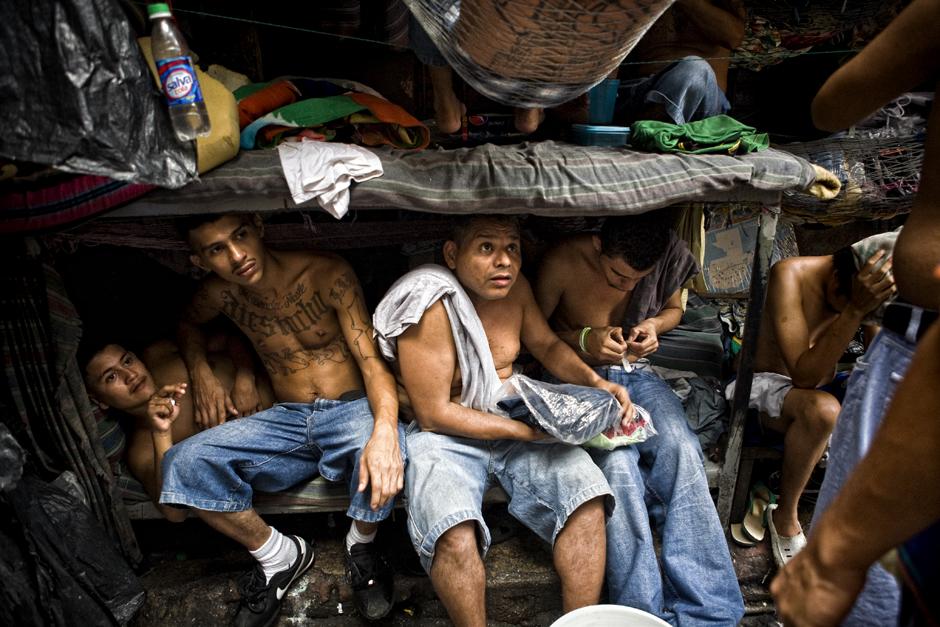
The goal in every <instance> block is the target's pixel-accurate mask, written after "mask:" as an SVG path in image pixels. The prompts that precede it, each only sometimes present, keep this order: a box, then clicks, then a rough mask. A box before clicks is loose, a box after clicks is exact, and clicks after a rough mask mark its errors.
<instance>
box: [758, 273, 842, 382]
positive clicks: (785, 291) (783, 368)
mask: <svg viewBox="0 0 940 627" xmlns="http://www.w3.org/2000/svg"><path fill="white" fill-rule="evenodd" d="M832 268H833V264H832V258H831V257H827V256H822V257H793V258H790V259H785V260H783V261H780V262H778V263H777V265H775V266H774V271H773V280H772V282H771V287H770V288H769V289H770V291H769V292H768V295H767V306H766V307H764V311H763V317H762V319H761V326H760V328H761V331H762V332H761V333H760V334H758V337H757V354H756V357H755V360H754V371H755V372H776V373H779V374H783V375H787V376H789V375H790V371H789V369H788V368H787V361H786V359H785V358H784V352H783V351H784V350H789V351H791V352H794V353H796V355H795V358H798V356H799V352H796V351H800V352H802V351H803V350H806V349H808V348H812V347H813V346H814V345H815V344H816V342H817V341H818V340H819V337H820V335H821V334H822V333H823V332H824V331H825V330H826V329H827V328H828V327H829V325H830V324H832V322H833V321H834V320H835V319H836V318H837V317H838V316H839V312H838V311H836V310H835V309H833V308H832V307H831V306H830V305H829V304H828V302H827V301H826V292H825V284H826V281H827V280H828V278H829V276H830V275H831V273H832V271H833V270H832ZM778 334H783V341H782V342H781V340H780V339H778ZM834 374H835V368H834V365H833V368H832V372H830V373H829V374H828V375H827V376H826V377H824V378H823V380H821V381H818V382H817V386H818V385H822V384H824V383H828V382H829V381H830V380H831V379H832V376H833V375H834Z"/></svg>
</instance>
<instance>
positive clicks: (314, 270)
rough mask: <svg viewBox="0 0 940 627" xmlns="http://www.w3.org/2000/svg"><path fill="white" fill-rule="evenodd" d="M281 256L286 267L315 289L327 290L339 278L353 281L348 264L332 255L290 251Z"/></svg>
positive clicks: (353, 275) (352, 273)
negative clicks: (322, 288) (303, 277)
mask: <svg viewBox="0 0 940 627" xmlns="http://www.w3.org/2000/svg"><path fill="white" fill-rule="evenodd" d="M282 255H283V259H284V263H285V265H287V267H289V268H290V269H291V270H293V271H295V272H298V273H302V274H303V275H304V276H305V277H307V278H308V279H309V280H311V281H312V282H313V283H314V284H315V285H316V286H317V287H325V288H327V289H329V288H330V287H332V286H333V284H334V283H335V282H336V281H337V279H339V278H341V277H347V279H353V280H354V279H355V276H356V275H355V273H354V272H353V269H352V266H351V265H349V262H348V261H346V260H345V259H343V258H342V257H340V256H339V255H336V254H333V253H327V252H314V251H292V252H287V253H282ZM357 282H358V281H357Z"/></svg>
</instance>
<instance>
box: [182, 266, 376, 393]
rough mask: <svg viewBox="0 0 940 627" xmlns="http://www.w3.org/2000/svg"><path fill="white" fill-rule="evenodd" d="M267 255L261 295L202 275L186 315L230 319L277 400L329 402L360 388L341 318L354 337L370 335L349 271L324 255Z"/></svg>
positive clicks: (348, 268)
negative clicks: (214, 314)
mask: <svg viewBox="0 0 940 627" xmlns="http://www.w3.org/2000/svg"><path fill="white" fill-rule="evenodd" d="M269 254H270V257H271V263H270V267H269V268H268V269H267V272H269V273H270V274H271V279H270V280H269V281H268V284H267V285H266V289H264V290H258V291H255V290H248V289H246V288H242V287H239V286H236V285H233V284H231V283H228V282H226V281H223V280H221V279H219V278H217V277H210V278H209V279H208V280H207V282H206V283H205V284H204V286H203V289H202V290H201V291H200V293H199V294H198V295H197V298H196V301H195V302H194V304H193V307H194V308H195V309H196V310H197V311H196V312H195V315H194V316H192V317H194V318H195V319H196V320H200V319H202V320H205V319H207V318H209V317H211V313H212V312H217V313H222V314H224V315H225V316H226V317H228V318H229V319H230V320H232V322H234V323H235V324H236V325H237V326H238V327H239V328H240V329H241V330H242V332H243V333H244V334H245V335H246V336H247V337H248V338H249V340H251V343H252V345H253V346H254V348H255V351H257V353H258V355H259V356H260V358H261V361H262V363H263V364H264V367H265V369H266V370H267V371H268V374H269V375H270V377H271V383H272V385H273V387H274V393H275V397H276V398H277V399H278V400H279V401H291V402H310V401H313V400H315V399H317V398H321V397H322V398H331V399H335V398H339V397H340V396H341V395H342V394H343V393H345V392H349V391H352V390H363V389H364V385H363V380H362V375H361V373H360V370H359V366H358V364H357V362H356V360H355V359H354V358H353V355H352V353H351V351H350V347H349V342H348V341H347V338H346V336H345V335H344V332H343V329H342V325H341V324H340V319H341V316H342V317H343V319H344V320H345V321H346V322H347V323H348V325H349V327H350V328H351V329H352V331H353V333H354V334H355V333H358V335H360V336H366V335H367V331H368V330H369V329H371V322H370V320H369V319H368V315H367V313H366V312H365V307H364V305H363V299H362V295H361V290H360V288H359V283H358V281H357V279H356V277H355V275H354V274H353V271H352V269H351V268H350V267H349V266H348V264H347V263H346V262H345V261H343V260H342V259H340V258H339V257H337V256H334V255H329V254H320V253H310V252H270V253H269ZM199 309H202V310H203V311H199ZM368 339H369V340H371V337H369V338H368Z"/></svg>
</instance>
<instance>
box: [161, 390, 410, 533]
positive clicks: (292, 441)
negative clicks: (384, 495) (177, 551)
mask: <svg viewBox="0 0 940 627" xmlns="http://www.w3.org/2000/svg"><path fill="white" fill-rule="evenodd" d="M373 426H374V419H373V417H372V411H371V410H370V408H369V401H368V400H367V399H366V398H361V399H358V400H354V401H333V400H326V399H318V400H316V401H314V402H313V403H279V404H277V405H275V406H274V407H272V408H271V409H267V410H265V411H262V412H259V413H257V414H254V415H252V416H248V417H246V418H239V419H237V420H231V421H229V422H226V423H224V424H221V425H219V426H217V427H213V428H212V429H207V430H205V431H202V432H201V433H197V434H196V435H194V436H192V437H190V438H187V439H186V440H183V441H182V442H180V443H179V444H176V445H174V446H173V447H172V448H170V450H169V451H167V453H166V457H164V459H163V491H162V492H161V493H160V502H161V503H166V504H172V505H186V506H189V507H194V508H196V509H202V510H209V511H214V512H241V511H244V510H247V509H250V508H251V498H252V494H253V492H254V490H260V491H262V492H279V491H281V490H285V489H287V488H289V487H291V486H293V485H296V484H298V483H300V482H301V481H306V480H308V479H310V478H311V477H314V476H315V475H317V474H320V475H322V476H323V478H324V479H327V480H329V481H346V482H347V485H348V487H349V499H350V505H349V509H348V510H347V513H348V515H349V517H350V518H354V519H356V520H360V521H363V522H376V521H379V520H384V519H385V518H387V517H388V514H389V512H391V510H392V507H393V506H394V499H393V501H392V502H389V503H387V504H386V505H385V507H382V508H380V509H378V510H373V509H371V507H370V506H369V501H370V495H371V490H370V489H369V488H367V489H366V490H365V491H364V492H361V493H360V492H357V491H356V488H357V487H358V485H359V457H360V456H361V455H362V449H363V448H365V445H366V443H367V442H368V441H369V438H370V437H372V428H373ZM398 442H399V447H400V448H401V454H402V460H403V461H404V460H405V458H406V456H405V433H404V428H403V426H402V425H401V424H399V426H398Z"/></svg>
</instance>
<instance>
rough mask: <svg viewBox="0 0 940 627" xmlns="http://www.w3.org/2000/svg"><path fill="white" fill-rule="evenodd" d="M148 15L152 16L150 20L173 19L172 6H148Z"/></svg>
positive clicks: (158, 4)
mask: <svg viewBox="0 0 940 627" xmlns="http://www.w3.org/2000/svg"><path fill="white" fill-rule="evenodd" d="M147 15H149V16H150V19H153V18H155V17H172V16H173V15H172V13H170V6H169V5H168V4H166V3H164V2H157V3H154V4H148V5H147Z"/></svg>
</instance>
